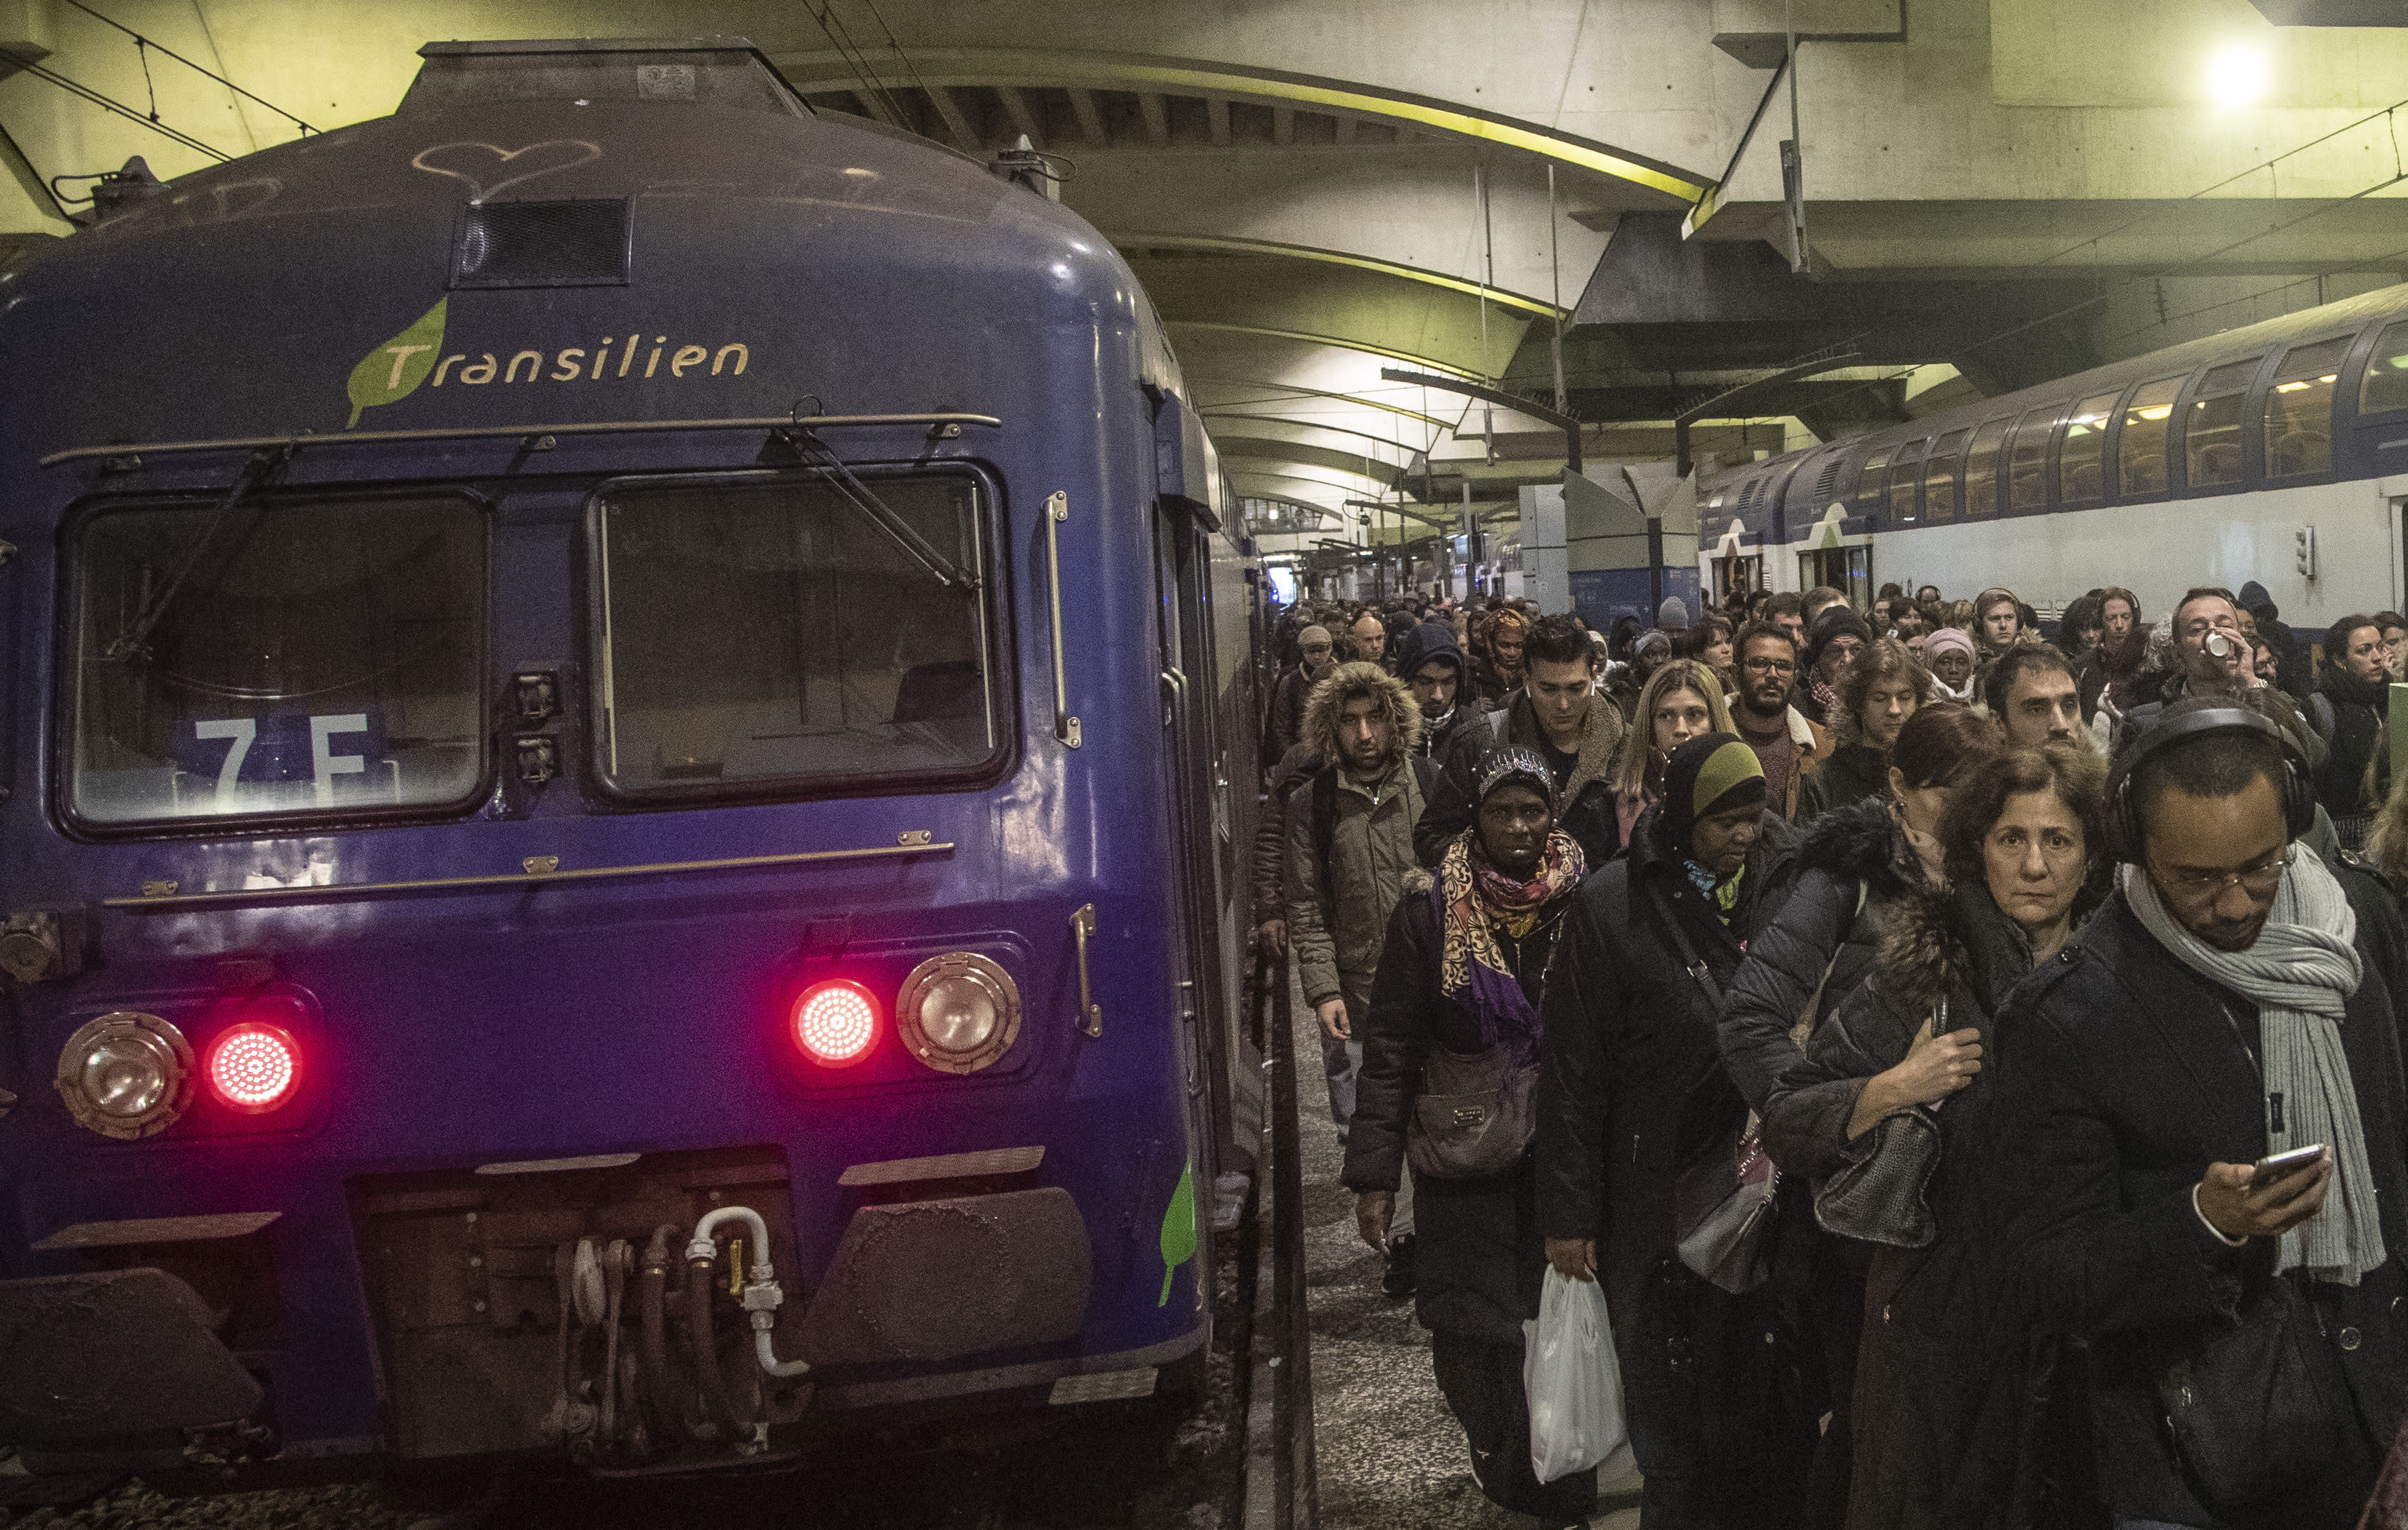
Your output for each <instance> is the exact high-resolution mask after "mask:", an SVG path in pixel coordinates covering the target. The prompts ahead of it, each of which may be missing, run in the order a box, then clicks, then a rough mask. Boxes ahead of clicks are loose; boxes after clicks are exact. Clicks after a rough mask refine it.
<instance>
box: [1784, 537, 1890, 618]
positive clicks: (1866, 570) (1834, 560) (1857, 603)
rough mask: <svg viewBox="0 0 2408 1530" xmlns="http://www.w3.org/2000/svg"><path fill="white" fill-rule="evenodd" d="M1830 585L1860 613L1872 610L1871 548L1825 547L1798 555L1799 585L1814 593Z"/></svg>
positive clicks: (1800, 587) (1802, 588)
mask: <svg viewBox="0 0 2408 1530" xmlns="http://www.w3.org/2000/svg"><path fill="white" fill-rule="evenodd" d="M1817 585H1828V586H1829V587H1830V588H1832V589H1834V590H1837V591H1839V592H1840V593H1842V594H1844V595H1846V596H1847V597H1848V604H1849V605H1851V606H1854V607H1855V608H1856V609H1858V610H1860V611H1869V610H1871V609H1872V604H1873V550H1872V549H1871V548H1869V547H1825V548H1815V549H1813V551H1807V552H1800V553H1799V554H1798V586H1799V589H1801V590H1812V589H1813V588H1814V587H1815V586H1817Z"/></svg>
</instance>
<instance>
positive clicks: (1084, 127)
mask: <svg viewBox="0 0 2408 1530" xmlns="http://www.w3.org/2000/svg"><path fill="white" fill-rule="evenodd" d="M1065 94H1067V95H1068V96H1069V98H1070V115H1071V116H1073V117H1075V118H1077V119H1078V120H1079V132H1080V133H1081V134H1082V136H1084V137H1085V138H1086V140H1087V141H1088V142H1089V143H1091V144H1094V145H1095V146H1096V147H1097V148H1098V149H1101V148H1104V147H1106V146H1108V145H1109V144H1110V143H1111V141H1112V140H1111V135H1110V134H1108V133H1106V132H1105V131H1104V114H1103V113H1102V112H1101V111H1099V110H1097V107H1096V93H1095V92H1093V91H1088V90H1081V89H1080V88H1079V87H1077V86H1075V85H1074V86H1072V87H1070V88H1069V89H1068V91H1066V92H1065Z"/></svg>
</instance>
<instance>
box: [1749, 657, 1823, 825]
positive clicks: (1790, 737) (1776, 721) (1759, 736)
mask: <svg viewBox="0 0 2408 1530" xmlns="http://www.w3.org/2000/svg"><path fill="white" fill-rule="evenodd" d="M1735 651H1736V653H1737V655H1738V660H1739V663H1738V671H1739V694H1737V695H1735V696H1733V697H1731V722H1732V723H1733V725H1735V726H1736V727H1737V728H1738V729H1739V736H1740V737H1742V738H1743V739H1745V740H1746V741H1747V747H1748V748H1750V749H1752V750H1754V751H1756V763H1757V764H1759V765H1762V766H1764V802H1765V806H1766V807H1768V808H1771V809H1772V810H1773V811H1774V812H1776V813H1779V814H1780V815H1781V816H1782V817H1784V818H1786V819H1792V820H1794V819H1795V818H1796V817H1797V815H1798V789H1799V787H1800V786H1802V785H1803V784H1805V781H1806V779H1807V778H1808V777H1810V776H1812V775H1813V774H1814V772H1815V771H1816V770H1817V769H1819V768H1820V767H1821V766H1822V764H1823V757H1824V755H1826V754H1827V753H1828V752H1829V751H1830V747H1831V745H1830V739H1829V737H1828V736H1827V735H1826V734H1825V733H1824V731H1823V728H1822V725H1821V724H1819V723H1817V722H1813V721H1812V720H1810V719H1809V718H1808V717H1807V716H1806V714H1804V713H1803V712H1800V711H1799V709H1798V708H1795V707H1792V706H1791V705H1789V695H1790V692H1791V690H1792V689H1793V687H1794V686H1795V684H1796V681H1797V679H1798V645H1797V644H1796V643H1795V642H1793V641H1791V640H1790V636H1789V634H1788V633H1787V632H1785V631H1784V630H1783V629H1781V628H1779V627H1776V626H1774V625H1772V624H1771V623H1770V622H1749V623H1748V624H1747V625H1746V626H1744V627H1742V628H1741V629H1740V634H1739V641H1738V643H1737V644H1736V645H1735Z"/></svg>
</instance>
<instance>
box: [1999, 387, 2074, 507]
mask: <svg viewBox="0 0 2408 1530" xmlns="http://www.w3.org/2000/svg"><path fill="white" fill-rule="evenodd" d="M2063 408H2065V406H2064V405H2062V404H2043V405H2042V406H2041V407H2040V408H2036V409H2026V410H2025V411H2024V417H2023V419H2022V420H2020V421H2018V422H2016V424H2015V444H2014V450H2013V451H2011V452H2010V453H2009V454H2008V458H2007V503H2008V504H2009V505H2011V506H2013V507H2014V508H2016V509H2018V510H2037V509H2042V508H2045V507H2046V506H2047V504H2048V479H2047V476H2046V475H2047V471H2048V433H2049V431H2050V430H2051V428H2053V427H2054V426H2055V425H2056V424H2057V412H2058V411H2059V410H2061V409H2063Z"/></svg>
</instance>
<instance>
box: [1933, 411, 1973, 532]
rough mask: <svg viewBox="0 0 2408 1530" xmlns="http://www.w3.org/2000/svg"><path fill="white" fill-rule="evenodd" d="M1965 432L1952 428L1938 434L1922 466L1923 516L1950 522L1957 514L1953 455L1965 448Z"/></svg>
mask: <svg viewBox="0 0 2408 1530" xmlns="http://www.w3.org/2000/svg"><path fill="white" fill-rule="evenodd" d="M1965 436H1966V433H1965V432H1964V431H1961V430H1957V431H1951V432H1949V433H1948V434H1947V435H1945V436H1942V437H1940V444H1939V445H1938V446H1935V447H1933V448H1932V449H1931V455H1930V457H1929V458H1928V460H1927V461H1926V462H1925V463H1924V465H1923V518H1924V519H1925V520H1927V521H1949V520H1954V519H1955V518H1956V515H1957V453H1959V452H1961V451H1962V450H1965Z"/></svg>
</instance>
